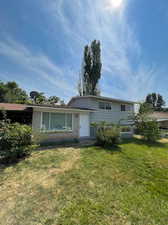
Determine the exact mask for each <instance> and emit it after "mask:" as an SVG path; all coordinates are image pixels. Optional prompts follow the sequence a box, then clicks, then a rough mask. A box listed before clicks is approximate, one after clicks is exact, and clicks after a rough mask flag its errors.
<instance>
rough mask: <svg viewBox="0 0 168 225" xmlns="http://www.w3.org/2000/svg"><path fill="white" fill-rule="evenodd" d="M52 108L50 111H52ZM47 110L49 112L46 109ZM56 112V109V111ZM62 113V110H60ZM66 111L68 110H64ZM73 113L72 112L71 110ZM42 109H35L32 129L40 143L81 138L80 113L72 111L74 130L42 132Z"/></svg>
mask: <svg viewBox="0 0 168 225" xmlns="http://www.w3.org/2000/svg"><path fill="white" fill-rule="evenodd" d="M51 111H52V110H50V111H49V112H51ZM45 112H48V111H46V110H45ZM54 112H56V111H54ZM59 113H60V111H59ZM62 113H66V112H62ZM71 113H72V112H71ZM41 116H42V112H41V111H38V110H37V111H36V110H34V111H33V120H32V129H33V133H34V135H33V136H34V140H35V141H36V142H40V143H47V142H48V143H52V142H64V141H67V140H73V139H75V138H79V113H72V116H73V117H72V131H59V132H54V133H53V132H50V133H43V132H40V128H41V120H42V117H41Z"/></svg>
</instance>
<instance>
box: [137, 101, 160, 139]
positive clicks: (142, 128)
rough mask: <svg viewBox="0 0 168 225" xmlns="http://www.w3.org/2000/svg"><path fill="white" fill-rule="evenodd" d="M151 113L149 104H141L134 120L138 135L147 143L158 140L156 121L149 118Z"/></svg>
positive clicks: (158, 131) (158, 132)
mask: <svg viewBox="0 0 168 225" xmlns="http://www.w3.org/2000/svg"><path fill="white" fill-rule="evenodd" d="M152 112H153V109H152V107H151V104H149V103H143V104H141V105H140V110H139V113H138V114H137V115H136V116H135V118H134V120H135V126H136V128H137V131H138V133H139V134H140V135H142V137H143V138H144V140H146V141H148V142H155V141H157V140H158V139H159V138H160V130H159V125H158V123H157V121H156V120H154V119H152V118H151V117H150V115H151V113H152Z"/></svg>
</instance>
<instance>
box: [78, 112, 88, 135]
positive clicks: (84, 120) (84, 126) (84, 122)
mask: <svg viewBox="0 0 168 225" xmlns="http://www.w3.org/2000/svg"><path fill="white" fill-rule="evenodd" d="M79 126H80V130H79V135H80V137H89V136H90V123H89V114H80V119H79Z"/></svg>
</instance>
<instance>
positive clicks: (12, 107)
mask: <svg viewBox="0 0 168 225" xmlns="http://www.w3.org/2000/svg"><path fill="white" fill-rule="evenodd" d="M28 107H29V106H27V105H23V104H12V103H0V110H8V111H24V110H27V108H28Z"/></svg>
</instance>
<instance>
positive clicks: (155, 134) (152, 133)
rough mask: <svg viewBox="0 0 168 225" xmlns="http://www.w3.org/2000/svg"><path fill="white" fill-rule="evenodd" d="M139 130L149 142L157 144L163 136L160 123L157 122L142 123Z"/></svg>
mask: <svg viewBox="0 0 168 225" xmlns="http://www.w3.org/2000/svg"><path fill="white" fill-rule="evenodd" d="M137 128H138V131H139V133H140V134H141V135H142V136H143V138H144V139H145V140H146V141H148V142H156V141H157V140H158V139H159V138H160V136H161V134H160V130H159V126H158V123H157V122H156V121H155V120H151V121H145V122H141V123H139V124H138V127H137Z"/></svg>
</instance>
